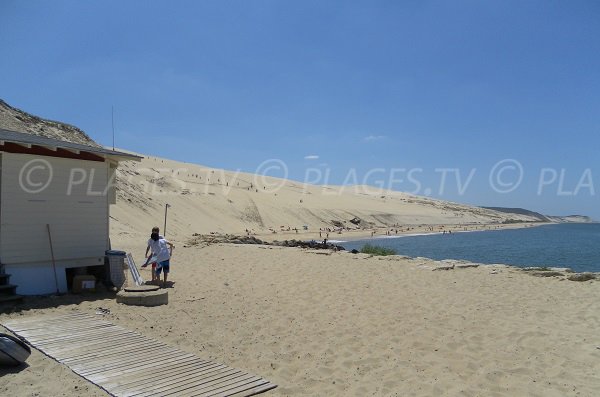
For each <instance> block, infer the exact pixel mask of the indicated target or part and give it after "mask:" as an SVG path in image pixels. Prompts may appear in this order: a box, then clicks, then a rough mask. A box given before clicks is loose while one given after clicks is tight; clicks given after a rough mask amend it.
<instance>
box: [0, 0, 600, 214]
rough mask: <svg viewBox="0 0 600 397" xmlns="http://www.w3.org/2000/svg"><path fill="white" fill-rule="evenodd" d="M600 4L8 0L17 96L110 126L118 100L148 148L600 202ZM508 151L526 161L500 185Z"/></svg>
mask: <svg viewBox="0 0 600 397" xmlns="http://www.w3.org/2000/svg"><path fill="white" fill-rule="evenodd" d="M598 21H600V3H598V2H595V1H575V2H568V1H544V2H539V1H486V2H481V1H361V2H356V1H339V2H334V1H330V2H323V1H294V2H292V1H193V2H192V1H189V2H185V1H169V2H167V1H165V2H159V1H12V0H4V1H2V2H0V46H1V50H2V54H3V56H2V62H0V98H2V99H4V100H5V101H7V102H8V103H10V104H12V105H13V106H16V107H18V108H21V109H23V110H26V111H28V112H30V113H33V114H36V115H39V116H42V117H46V118H50V119H55V120H61V121H65V122H68V123H71V124H74V125H76V126H78V127H80V128H82V129H83V130H85V131H86V132H87V133H88V134H89V135H90V136H91V137H92V138H94V139H95V140H96V141H98V142H100V143H103V144H106V145H110V144H111V106H114V108H115V127H116V134H117V140H116V144H117V146H118V147H121V148H125V149H129V150H134V151H138V152H141V153H147V154H154V155H158V156H163V157H168V158H173V159H177V160H182V161H190V162H195V163H200V164H206V165H210V166H214V167H220V168H226V169H232V170H234V169H242V170H245V171H249V172H252V171H254V170H256V168H257V167H258V166H259V164H261V163H262V162H263V161H265V160H268V159H281V160H283V161H284V162H285V163H286V164H287V166H288V170H289V177H290V178H293V179H298V180H302V179H304V178H305V175H306V173H307V169H309V168H315V169H320V170H321V171H322V173H323V174H322V175H326V172H328V173H329V177H328V178H327V179H325V177H324V176H323V178H321V182H327V183H331V184H339V183H343V182H348V183H351V182H354V180H353V178H352V175H351V173H352V170H356V175H357V180H358V182H367V183H371V184H376V183H378V180H379V179H382V180H385V185H386V186H389V185H390V184H389V179H390V178H391V177H392V175H391V174H392V170H396V171H394V172H395V174H394V176H396V177H398V176H400V177H401V175H402V171H398V170H402V169H406V170H407V172H408V171H409V170H411V169H417V171H414V172H413V174H412V177H413V178H412V179H413V180H415V179H416V180H418V182H419V184H418V186H417V184H415V183H409V182H408V181H407V178H406V177H405V178H404V181H403V182H395V183H393V184H392V185H391V187H392V188H394V189H397V190H407V191H413V192H416V193H419V194H430V195H432V196H435V197H441V198H444V199H449V200H455V201H460V202H466V203H470V204H476V205H499V206H511V207H512V206H514V207H527V208H530V209H533V210H538V211H541V212H545V213H551V214H570V213H583V214H589V215H592V216H594V217H596V218H598V219H600V205H599V204H600V200H599V199H600V197H599V195H600V161H599V160H598V148H599V146H600V145H599V143H600V138H599V136H600V134H599V133H600V23H598ZM311 155H312V156H318V158H308V159H307V158H305V157H306V156H311ZM505 159H513V160H516V161H517V162H518V164H520V166H521V167H522V170H523V178H522V182H521V184H519V185H518V186H517V187H516V188H515V189H514V190H512V191H510V192H507V193H499V192H498V191H497V190H498V189H494V188H493V186H497V185H493V183H492V182H490V173H491V172H492V170H494V165H495V164H497V163H498V162H500V161H502V160H505ZM502 164H503V165H505V164H514V163H502ZM374 168H375V169H382V170H383V171H377V172H372V173H371V174H370V175H371V177H369V178H366V180H365V176H368V175H369V174H368V172H369V170H371V169H374ZM500 168H501V167H500ZM500 168H498V167H497V168H496V169H495V170H496V171H498V170H499V169H500ZM443 169H449V170H450V169H451V170H454V171H447V172H446V176H447V178H446V184H445V185H444V186H443V187H444V189H441V187H442V186H441V177H442V174H443V173H444V172H445V171H443ZM473 169H475V171H474V173H473V174H472V175H473V176H472V178H471V179H470V183H469V184H468V185H466V187H465V182H466V181H467V180H468V177H469V175H471V173H472V172H473V171H472V170H473ZM544 169H546V171H544ZM547 169H552V170H554V171H548V170H547ZM419 170H421V171H419ZM563 170H564V171H563ZM517 171H518V168H511V169H507V170H505V172H503V173H502V174H501V175H500V177H499V178H500V182H502V183H504V184H505V185H502V186H509V184H510V183H511V181H512V180H515V181H516V180H518V175H517ZM553 172H554V174H553ZM561 173H562V175H564V176H563V177H562V180H563V182H562V185H561V183H560V180H561V177H560V175H561ZM312 175H313V176H314V175H315V172H312ZM349 175H350V176H349ZM455 175H459V177H460V178H459V179H460V181H461V182H462V187H463V188H464V192H462V194H461V192H460V191H459V190H460V189H459V188H460V187H461V186H459V185H457V184H456V183H455V180H456V179H455ZM553 175H556V178H554V181H553V178H552V176H553ZM493 178H496V180H497V177H496V176H494V175H492V179H493ZM577 186H579V189H578V190H577V191H576V188H577ZM505 190H509V189H508V188H506V189H505Z"/></svg>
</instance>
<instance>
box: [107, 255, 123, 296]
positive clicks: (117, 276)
mask: <svg viewBox="0 0 600 397" xmlns="http://www.w3.org/2000/svg"><path fill="white" fill-rule="evenodd" d="M105 255H106V265H107V272H106V273H107V276H108V278H109V279H108V280H107V281H110V283H111V284H112V285H113V286H115V287H117V288H119V289H121V288H122V287H123V284H125V255H126V253H125V251H117V250H108V251H106V252H105Z"/></svg>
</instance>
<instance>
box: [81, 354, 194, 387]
mask: <svg viewBox="0 0 600 397" xmlns="http://www.w3.org/2000/svg"><path fill="white" fill-rule="evenodd" d="M185 359H197V357H196V356H194V355H192V354H188V355H185V356H180V357H176V358H169V359H162V358H161V359H160V361H153V362H149V363H146V364H142V365H138V366H136V367H134V368H128V369H122V368H121V367H119V368H115V369H114V370H111V371H105V372H103V373H98V374H90V375H86V376H85V377H86V378H89V379H94V381H96V380H98V381H99V382H101V381H102V380H104V379H106V378H108V377H111V376H114V375H115V374H117V375H118V376H123V374H131V373H135V372H139V371H142V372H143V371H144V370H153V369H160V368H164V367H165V366H166V364H169V363H172V362H173V361H175V360H185Z"/></svg>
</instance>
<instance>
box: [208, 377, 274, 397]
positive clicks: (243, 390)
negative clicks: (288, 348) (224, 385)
mask: <svg viewBox="0 0 600 397" xmlns="http://www.w3.org/2000/svg"><path fill="white" fill-rule="evenodd" d="M275 387H277V386H276V385H274V384H272V383H270V382H269V381H266V380H264V379H262V378H261V379H260V380H257V381H255V382H251V383H246V384H242V385H239V386H237V387H235V388H233V389H228V390H226V391H221V392H217V393H216V394H208V395H207V394H205V395H207V396H211V397H225V396H236V397H240V396H252V395H254V394H258V393H263V392H265V391H267V390H271V389H274V388H275ZM211 393H212V392H211Z"/></svg>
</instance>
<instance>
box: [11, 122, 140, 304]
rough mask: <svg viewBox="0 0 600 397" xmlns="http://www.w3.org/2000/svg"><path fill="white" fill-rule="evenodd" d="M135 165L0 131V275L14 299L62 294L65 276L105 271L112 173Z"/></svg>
mask: <svg viewBox="0 0 600 397" xmlns="http://www.w3.org/2000/svg"><path fill="white" fill-rule="evenodd" d="M140 159H141V158H140V157H139V156H135V155H131V154H128V153H122V152H116V151H112V150H107V149H103V148H97V147H92V146H87V145H81V144H76V143H70V142H64V141H60V140H56V139H50V138H44V137H39V136H36V135H31V134H23V133H19V132H14V131H8V130H3V129H0V264H1V265H2V269H0V271H1V270H3V271H4V272H5V273H7V274H10V275H11V276H10V283H11V284H14V285H16V286H17V288H16V292H17V293H18V294H22V295H32V294H47V293H55V292H56V291H57V289H58V290H59V291H60V292H66V291H67V279H68V277H72V274H73V273H74V270H71V271H69V270H68V269H73V268H80V269H77V270H78V272H79V273H81V272H82V271H83V270H87V271H88V272H90V271H91V272H93V271H94V270H98V269H102V268H97V266H104V252H105V251H106V250H107V249H109V247H110V241H109V206H110V204H114V203H115V201H116V191H115V186H114V183H115V170H116V168H117V165H118V162H119V161H122V160H136V161H139V160H140ZM50 239H51V240H50ZM50 241H52V243H50ZM86 268H87V269H86Z"/></svg>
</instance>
